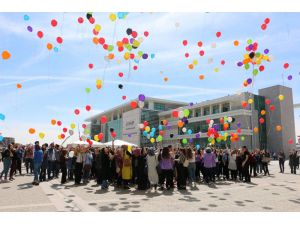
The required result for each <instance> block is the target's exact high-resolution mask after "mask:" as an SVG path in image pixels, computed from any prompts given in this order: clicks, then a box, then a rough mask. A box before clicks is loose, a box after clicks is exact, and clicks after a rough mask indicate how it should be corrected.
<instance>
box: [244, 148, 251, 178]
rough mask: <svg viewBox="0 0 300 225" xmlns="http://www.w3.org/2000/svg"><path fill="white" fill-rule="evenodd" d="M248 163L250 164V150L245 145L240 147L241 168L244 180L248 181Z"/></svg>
mask: <svg viewBox="0 0 300 225" xmlns="http://www.w3.org/2000/svg"><path fill="white" fill-rule="evenodd" d="M249 165H250V152H249V151H248V148H247V147H246V146H243V148H242V168H243V175H244V177H245V182H246V183H250V182H251V178H250V173H249Z"/></svg>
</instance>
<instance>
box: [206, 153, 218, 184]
mask: <svg viewBox="0 0 300 225" xmlns="http://www.w3.org/2000/svg"><path fill="white" fill-rule="evenodd" d="M203 166H204V169H205V177H204V180H205V182H206V183H207V184H210V182H215V178H214V171H213V169H214V168H215V167H216V155H215V153H213V152H212V149H211V148H210V147H207V148H206V149H205V153H204V155H203Z"/></svg>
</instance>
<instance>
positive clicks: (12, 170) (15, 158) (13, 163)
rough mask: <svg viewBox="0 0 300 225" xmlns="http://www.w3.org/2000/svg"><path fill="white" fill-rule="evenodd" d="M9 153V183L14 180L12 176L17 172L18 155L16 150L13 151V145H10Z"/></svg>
mask: <svg viewBox="0 0 300 225" xmlns="http://www.w3.org/2000/svg"><path fill="white" fill-rule="evenodd" d="M11 153H12V158H11V166H10V172H9V180H10V181H12V180H14V179H15V178H14V175H15V173H16V170H17V161H18V154H17V150H16V149H15V146H14V145H12V148H11Z"/></svg>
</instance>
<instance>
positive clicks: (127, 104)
mask: <svg viewBox="0 0 300 225" xmlns="http://www.w3.org/2000/svg"><path fill="white" fill-rule="evenodd" d="M132 101H138V98H136V99H132V100H130V101H128V102H126V103H123V104H121V105H118V106H115V107H113V108H110V109H108V110H105V111H103V112H101V113H98V114H96V115H94V116H91V117H89V118H87V119H85V121H91V120H93V119H97V118H99V117H100V116H102V115H106V114H108V113H112V112H114V111H117V110H120V109H122V108H125V107H130V102H132ZM149 101H154V102H157V103H162V104H176V105H182V106H184V105H188V103H187V102H180V101H174V100H167V99H160V98H152V97H146V98H145V102H149Z"/></svg>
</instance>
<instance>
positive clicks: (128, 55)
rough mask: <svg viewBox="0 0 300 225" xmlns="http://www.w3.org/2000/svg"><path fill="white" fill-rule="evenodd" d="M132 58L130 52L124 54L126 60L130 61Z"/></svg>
mask: <svg viewBox="0 0 300 225" xmlns="http://www.w3.org/2000/svg"><path fill="white" fill-rule="evenodd" d="M129 58H130V53H129V52H125V53H124V59H125V60H128V59H129Z"/></svg>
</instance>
